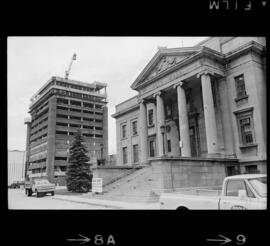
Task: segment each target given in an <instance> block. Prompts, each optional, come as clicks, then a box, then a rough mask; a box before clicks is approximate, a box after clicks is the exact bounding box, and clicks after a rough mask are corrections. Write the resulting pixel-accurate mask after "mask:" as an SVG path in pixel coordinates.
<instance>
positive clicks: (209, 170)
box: [150, 157, 238, 193]
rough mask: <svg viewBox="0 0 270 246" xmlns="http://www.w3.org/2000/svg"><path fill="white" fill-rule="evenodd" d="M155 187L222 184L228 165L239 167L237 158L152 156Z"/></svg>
mask: <svg viewBox="0 0 270 246" xmlns="http://www.w3.org/2000/svg"><path fill="white" fill-rule="evenodd" d="M150 162H151V165H152V167H153V175H154V179H155V180H157V182H156V183H155V187H154V189H156V191H157V193H159V192H162V191H163V190H168V191H172V190H174V189H176V188H183V187H200V186H220V185H222V182H223V179H224V178H225V177H226V176H227V170H226V166H236V167H238V162H237V160H236V159H217V158H212V159H209V158H207V159H206V158H184V157H179V158H152V159H151V160H150Z"/></svg>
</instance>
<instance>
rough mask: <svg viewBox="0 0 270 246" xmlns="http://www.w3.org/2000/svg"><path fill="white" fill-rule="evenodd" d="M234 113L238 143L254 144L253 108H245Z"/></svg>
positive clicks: (243, 144)
mask: <svg viewBox="0 0 270 246" xmlns="http://www.w3.org/2000/svg"><path fill="white" fill-rule="evenodd" d="M235 114H236V117H237V124H238V131H239V141H240V144H241V145H242V146H245V145H250V144H254V143H255V131H254V124H253V108H249V109H246V110H245V111H244V112H243V111H241V112H235ZM240 147H241V146H240Z"/></svg>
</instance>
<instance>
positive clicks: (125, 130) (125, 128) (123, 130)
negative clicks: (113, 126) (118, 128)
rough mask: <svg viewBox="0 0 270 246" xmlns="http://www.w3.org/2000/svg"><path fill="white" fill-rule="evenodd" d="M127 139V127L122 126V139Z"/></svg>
mask: <svg viewBox="0 0 270 246" xmlns="http://www.w3.org/2000/svg"><path fill="white" fill-rule="evenodd" d="M126 137H127V125H122V138H126Z"/></svg>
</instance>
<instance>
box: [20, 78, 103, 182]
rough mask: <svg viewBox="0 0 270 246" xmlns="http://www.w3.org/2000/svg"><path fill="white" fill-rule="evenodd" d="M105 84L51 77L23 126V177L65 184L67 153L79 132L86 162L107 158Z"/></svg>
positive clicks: (41, 90) (32, 106)
mask: <svg viewBox="0 0 270 246" xmlns="http://www.w3.org/2000/svg"><path fill="white" fill-rule="evenodd" d="M106 86H107V84H105V83H101V82H94V83H85V82H81V81H75V80H70V79H64V78H60V77H52V78H51V79H50V80H49V81H48V82H47V83H46V84H45V85H44V86H43V87H42V88H41V89H40V90H39V91H38V92H37V93H36V94H35V95H34V96H33V97H32V99H31V105H30V107H29V113H30V115H31V117H30V118H27V119H26V120H25V124H27V143H26V146H27V147H26V153H27V155H26V164H27V168H26V169H27V177H29V178H31V177H32V178H33V177H42V176H46V177H48V179H49V180H50V181H51V182H54V183H58V184H62V185H63V184H65V172H66V169H67V163H68V154H69V153H68V149H69V147H70V145H71V144H72V141H73V140H74V133H75V132H76V131H77V130H78V129H81V131H82V134H83V136H84V140H85V142H84V144H85V147H86V148H87V151H88V152H87V155H88V156H89V157H90V162H92V163H93V164H96V163H97V161H98V160H100V159H107V156H108V109H107V93H106Z"/></svg>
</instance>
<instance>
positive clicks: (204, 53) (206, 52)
mask: <svg viewBox="0 0 270 246" xmlns="http://www.w3.org/2000/svg"><path fill="white" fill-rule="evenodd" d="M199 48H200V51H199V52H197V53H195V54H193V55H191V56H189V57H187V58H186V59H183V60H182V61H180V62H179V63H177V64H176V65H174V66H172V67H170V68H168V69H167V70H165V71H163V72H161V73H159V74H158V75H157V76H155V77H153V78H151V79H149V80H146V81H144V82H143V83H142V84H139V85H137V86H136V87H135V86H133V87H132V89H134V90H138V89H140V88H141V87H144V86H146V85H148V84H151V83H153V82H154V81H156V80H158V79H160V78H162V77H164V76H166V75H168V74H170V73H171V72H174V71H175V70H177V69H179V68H181V67H184V66H186V65H188V64H190V63H192V62H194V61H196V60H199V59H200V58H203V57H208V58H210V59H212V60H215V61H217V62H220V63H221V64H223V65H224V64H225V61H224V57H225V56H224V54H222V53H220V52H218V51H215V50H212V49H210V48H208V47H203V46H201V47H199Z"/></svg>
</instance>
